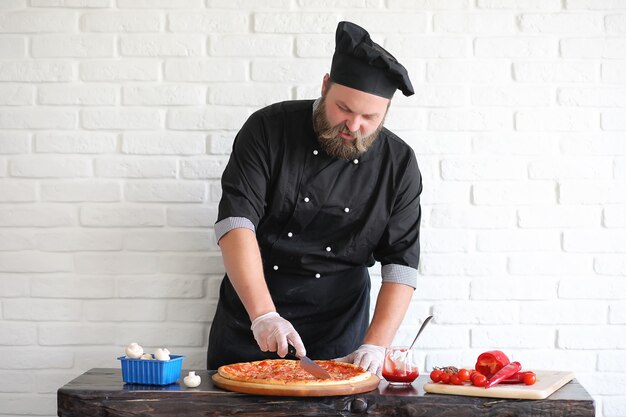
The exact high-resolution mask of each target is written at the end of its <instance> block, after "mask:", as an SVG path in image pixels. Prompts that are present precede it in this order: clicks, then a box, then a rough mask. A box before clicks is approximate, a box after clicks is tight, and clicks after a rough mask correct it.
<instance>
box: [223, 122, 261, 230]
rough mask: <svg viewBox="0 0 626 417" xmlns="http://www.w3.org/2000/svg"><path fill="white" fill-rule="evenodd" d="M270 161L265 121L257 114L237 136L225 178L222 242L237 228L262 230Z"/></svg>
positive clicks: (224, 174) (225, 171)
mask: <svg viewBox="0 0 626 417" xmlns="http://www.w3.org/2000/svg"><path fill="white" fill-rule="evenodd" d="M268 161H269V157H268V149H267V142H266V134H265V129H264V127H263V121H262V118H261V117H260V116H258V114H257V113H255V114H253V115H252V116H250V118H249V119H248V120H247V121H246V123H245V124H244V125H243V127H242V128H241V130H240V131H239V133H238V134H237V136H236V138H235V141H234V143H233V149H232V153H231V155H230V159H229V160H228V164H227V165H226V169H225V170H224V173H223V175H222V198H221V200H220V203H219V209H218V215H217V222H216V223H215V234H216V237H217V240H218V242H219V239H220V238H221V237H222V236H224V234H226V233H227V232H228V231H230V230H232V229H234V228H237V227H245V228H248V229H251V230H253V231H254V230H256V228H257V227H258V224H259V221H260V219H261V218H262V217H263V214H264V212H265V207H266V193H267V184H268V181H269V177H270V172H269V171H270V170H269V163H268Z"/></svg>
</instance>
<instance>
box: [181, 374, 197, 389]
mask: <svg viewBox="0 0 626 417" xmlns="http://www.w3.org/2000/svg"><path fill="white" fill-rule="evenodd" d="M183 382H184V383H185V385H186V386H188V387H189V388H195V387H197V386H198V385H200V382H201V379H200V375H196V373H195V372H194V371H189V375H187V376H186V377H185V378H183Z"/></svg>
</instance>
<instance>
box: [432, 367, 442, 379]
mask: <svg viewBox="0 0 626 417" xmlns="http://www.w3.org/2000/svg"><path fill="white" fill-rule="evenodd" d="M442 373H443V372H441V371H440V370H439V369H433V370H432V372H431V373H430V379H431V380H432V381H433V382H439V381H441V374H442Z"/></svg>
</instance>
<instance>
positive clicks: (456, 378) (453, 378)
mask: <svg viewBox="0 0 626 417" xmlns="http://www.w3.org/2000/svg"><path fill="white" fill-rule="evenodd" d="M450 383H451V384H452V385H461V384H462V383H463V382H461V378H459V374H452V375H450Z"/></svg>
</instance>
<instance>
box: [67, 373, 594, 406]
mask: <svg viewBox="0 0 626 417" xmlns="http://www.w3.org/2000/svg"><path fill="white" fill-rule="evenodd" d="M187 373H188V371H187V370H183V371H182V376H184V375H187ZM196 373H197V374H198V375H200V376H201V377H202V384H201V385H200V386H199V387H198V388H187V387H185V385H184V384H183V383H182V377H181V379H180V380H179V381H180V383H175V384H172V385H168V386H164V387H158V386H148V385H131V384H124V383H123V382H122V375H121V371H120V369H112V368H111V369H110V368H94V369H91V370H90V371H87V372H85V373H84V374H82V375H81V376H79V377H78V378H76V379H74V380H73V381H71V382H69V383H68V384H66V385H65V386H64V387H62V388H60V389H59V390H58V392H57V403H58V415H59V416H60V417H85V416H89V417H135V416H146V417H160V416H188V417H199V416H230V415H235V416H238V417H245V416H254V417H260V416H316V417H317V416H350V415H359V414H361V415H368V416H425V417H428V416H442V417H443V416H446V417H448V416H455V417H465V416H490V417H512V416H529V417H530V416H532V417H536V416H554V417H556V416H559V417H561V416H562V417H592V416H594V405H593V399H592V398H591V397H590V396H589V393H587V391H585V389H584V388H583V386H582V385H580V384H579V383H578V382H577V381H576V380H573V381H572V382H570V383H568V384H567V385H565V386H564V387H562V388H561V389H560V390H558V391H557V392H555V393H554V394H552V395H551V396H550V397H548V398H546V399H545V400H502V399H494V398H481V397H464V396H456V395H439V394H427V393H425V392H424V390H423V389H422V387H423V385H424V383H426V382H427V381H428V377H427V376H420V377H419V378H418V379H417V380H416V381H415V382H414V383H413V386H411V387H410V388H390V387H389V386H388V385H387V383H386V382H384V381H382V382H381V383H380V385H379V386H378V389H376V390H373V391H370V392H367V393H363V394H356V395H347V396H338V397H309V398H304V397H267V396H254V395H246V394H238V393H233V392H228V391H224V390H222V389H220V388H217V387H215V386H214V385H213V380H212V379H211V375H212V374H213V373H214V372H213V371H197V372H196Z"/></svg>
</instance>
